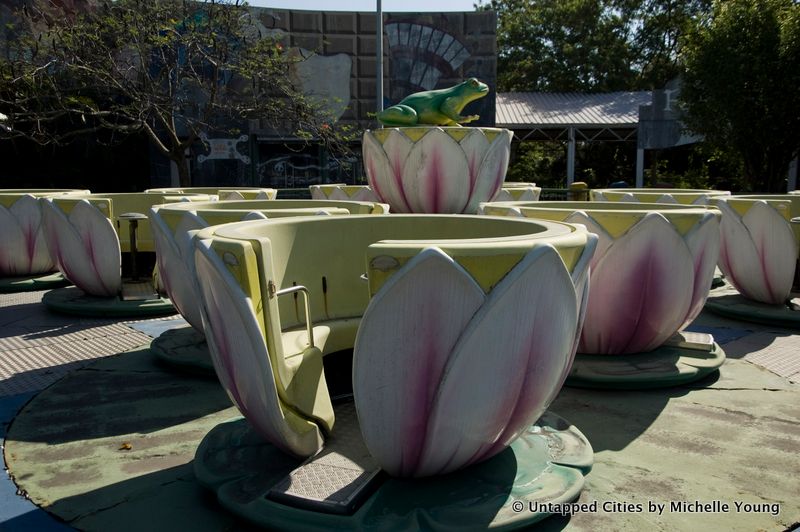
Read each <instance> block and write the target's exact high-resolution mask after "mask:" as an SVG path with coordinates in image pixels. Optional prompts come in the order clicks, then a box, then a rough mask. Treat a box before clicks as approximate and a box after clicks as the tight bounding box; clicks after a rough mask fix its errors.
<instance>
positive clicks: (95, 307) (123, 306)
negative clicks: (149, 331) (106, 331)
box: [42, 286, 176, 318]
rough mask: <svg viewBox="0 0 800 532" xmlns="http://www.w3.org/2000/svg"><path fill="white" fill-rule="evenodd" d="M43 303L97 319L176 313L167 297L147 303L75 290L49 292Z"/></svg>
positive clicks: (75, 288)
mask: <svg viewBox="0 0 800 532" xmlns="http://www.w3.org/2000/svg"><path fill="white" fill-rule="evenodd" d="M42 303H44V305H45V306H46V307H47V308H48V309H49V310H52V311H53V312H58V313H60V314H69V315H72V316H88V317H93V318H137V317H143V316H166V315H170V314H175V313H176V310H175V307H173V306H172V302H170V300H169V299H167V298H164V297H162V298H158V299H151V300H145V301H124V300H122V299H120V298H119V296H115V297H97V296H90V295H87V294H85V293H84V292H83V291H82V290H81V289H80V288H77V287H75V286H68V287H65V288H57V289H55V290H51V291H49V292H47V293H46V294H45V295H44V297H43V298H42Z"/></svg>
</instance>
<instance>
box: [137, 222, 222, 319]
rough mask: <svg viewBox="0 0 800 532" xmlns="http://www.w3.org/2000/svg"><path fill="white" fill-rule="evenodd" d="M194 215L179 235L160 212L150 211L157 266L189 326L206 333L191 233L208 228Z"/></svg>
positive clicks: (178, 227)
mask: <svg viewBox="0 0 800 532" xmlns="http://www.w3.org/2000/svg"><path fill="white" fill-rule="evenodd" d="M207 226H208V224H207V223H205V222H203V221H202V220H199V219H198V218H197V216H195V215H194V213H185V214H184V216H183V217H182V218H181V220H180V222H179V223H178V226H177V227H176V229H175V232H174V233H173V231H172V230H171V229H170V228H169V226H168V225H167V224H166V223H164V220H163V219H162V218H161V216H159V215H158V212H157V211H151V212H150V227H151V230H152V232H153V237H154V240H155V244H156V259H157V260H156V265H157V267H158V274H159V277H160V279H161V282H162V285H163V286H164V289H165V291H166V292H167V295H168V296H169V298H170V301H172V304H173V305H175V308H176V309H177V310H178V312H179V313H180V314H181V316H183V317H184V318H185V319H186V321H187V322H189V325H191V326H192V327H194V328H195V329H197V330H198V331H200V332H202V331H203V321H202V317H201V313H200V295H199V292H198V290H199V289H198V287H197V280H196V278H195V274H194V264H193V260H194V247H193V246H192V240H191V237H189V231H191V230H196V229H201V228H203V227H207Z"/></svg>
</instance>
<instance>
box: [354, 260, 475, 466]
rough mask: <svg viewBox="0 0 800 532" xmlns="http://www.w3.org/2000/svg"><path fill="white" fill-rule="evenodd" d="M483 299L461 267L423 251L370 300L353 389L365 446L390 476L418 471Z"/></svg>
mask: <svg viewBox="0 0 800 532" xmlns="http://www.w3.org/2000/svg"><path fill="white" fill-rule="evenodd" d="M484 299H485V296H484V293H483V291H482V290H481V288H480V287H479V286H478V284H477V283H476V282H475V280H474V279H472V277H471V276H470V275H469V274H468V273H467V272H465V271H464V270H463V268H461V267H460V266H459V265H458V264H456V263H455V262H454V261H453V260H452V259H451V258H450V257H448V256H447V255H445V254H444V253H442V252H441V251H440V250H438V249H436V248H428V249H425V250H423V251H422V252H421V253H420V254H418V255H417V256H416V257H414V258H413V259H411V260H410V261H408V263H407V264H405V265H404V266H403V267H402V268H401V269H400V270H399V271H398V272H397V273H395V274H394V275H393V276H392V277H391V278H389V280H388V281H387V282H386V284H384V286H383V287H381V289H380V290H379V291H378V293H377V294H375V296H374V297H373V298H372V300H371V301H370V304H369V306H368V308H367V310H366V312H365V313H364V317H363V318H362V320H361V325H360V327H359V329H358V335H357V337H356V343H355V348H354V355H353V391H354V395H355V404H356V409H357V410H358V417H359V421H360V423H361V433H362V435H363V436H364V441H365V443H366V445H367V448H368V449H369V451H370V454H372V456H373V457H374V458H375V459H376V460H377V461H378V463H379V464H380V465H381V467H382V468H383V469H384V470H386V471H387V472H389V473H390V474H392V475H399V476H409V475H413V474H414V473H415V472H416V471H417V468H418V466H419V460H420V457H421V453H422V450H423V446H424V445H425V441H426V439H427V425H428V423H427V421H428V416H429V415H430V412H431V408H432V404H433V400H434V396H435V395H436V393H437V390H438V388H439V386H440V383H441V380H442V372H443V371H444V367H445V364H446V363H447V359H448V358H449V357H450V355H451V353H452V350H453V346H454V345H455V344H456V341H457V340H458V338H459V336H460V335H461V333H462V331H463V330H464V327H465V326H466V325H467V323H469V321H470V319H471V318H472V316H473V314H474V313H475V312H476V311H477V309H478V308H479V307H480V306H481V304H482V303H483V301H484ZM474 391H476V390H470V392H474Z"/></svg>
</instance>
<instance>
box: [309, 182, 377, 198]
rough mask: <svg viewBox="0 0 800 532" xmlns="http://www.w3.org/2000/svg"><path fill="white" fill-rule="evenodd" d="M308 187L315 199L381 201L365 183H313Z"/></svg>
mask: <svg viewBox="0 0 800 532" xmlns="http://www.w3.org/2000/svg"><path fill="white" fill-rule="evenodd" d="M308 189H309V191H310V192H311V199H313V200H344V201H373V202H380V201H381V199H380V198H379V197H378V196H377V195H376V194H375V193H374V192H373V191H372V189H371V188H370V187H368V186H364V185H345V184H344V183H334V184H331V185H311V186H310V187H308Z"/></svg>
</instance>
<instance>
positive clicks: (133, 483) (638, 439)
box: [0, 296, 800, 531]
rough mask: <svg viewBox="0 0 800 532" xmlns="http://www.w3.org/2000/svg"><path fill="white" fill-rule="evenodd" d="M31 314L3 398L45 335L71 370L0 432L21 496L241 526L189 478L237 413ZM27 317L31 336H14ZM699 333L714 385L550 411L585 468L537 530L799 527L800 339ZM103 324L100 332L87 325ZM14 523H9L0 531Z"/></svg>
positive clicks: (181, 380)
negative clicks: (716, 357)
mask: <svg viewBox="0 0 800 532" xmlns="http://www.w3.org/2000/svg"><path fill="white" fill-rule="evenodd" d="M3 297H6V296H0V305H2V304H3V303H5V302H6V301H7V300H4V299H2V298H3ZM35 306H37V303H36V300H35V298H33V299H31V301H26V302H24V303H15V304H14V307H15V308H14V309H13V313H14V315H15V318H16V319H12V318H11V317H10V314H9V313H7V312H6V308H3V307H1V306H0V327H2V329H0V330H2V331H3V334H0V356H1V357H4V358H5V357H7V356H8V355H9V353H11V354H14V356H16V357H17V358H16V359H15V360H20V361H22V362H19V363H18V365H19V367H20V368H21V369H20V370H19V373H14V372H13V371H11V370H8V371H10V373H9V374H3V375H2V376H3V377H5V380H4V381H0V390H2V391H4V392H5V393H6V395H10V394H11V393H16V391H15V390H14V389H11V388H6V389H3V388H2V386H3V385H6V383H7V381H9V380H11V381H14V380H15V379H16V382H22V381H20V380H19V379H20V378H21V377H20V376H19V375H25V373H26V372H28V371H40V372H42V371H47V368H48V366H47V364H49V363H52V362H53V359H49V360H50V362H48V359H46V358H43V355H40V354H38V353H37V354H36V355H35V356H33V357H27V358H26V355H27V354H26V353H23V352H22V351H30V350H31V349H33V348H34V347H35V346H29V345H28V344H27V343H26V344H20V342H22V341H24V342H29V343H30V342H34V341H40V340H42V339H45V338H46V341H47V344H46V345H42V346H41V347H49V348H52V349H58V352H59V353H60V352H62V351H61V349H62V348H64V345H66V344H69V348H68V349H66V348H64V349H65V351H64V352H73V353H74V354H75V355H74V356H75V357H76V365H74V366H68V367H67V368H65V369H68V370H71V371H69V372H67V371H61V370H60V369H59V368H60V367H61V366H59V365H56V366H54V369H52V370H51V373H49V374H46V375H44V374H42V375H40V377H41V378H42V379H44V380H45V384H43V385H46V384H47V383H49V382H52V381H55V380H56V379H58V378H59V377H61V376H62V375H64V374H66V375H65V376H63V378H61V379H60V380H58V381H57V382H55V384H53V385H52V386H50V387H49V388H47V389H45V390H44V391H43V392H41V393H39V394H38V395H36V396H35V397H34V398H33V399H32V400H31V401H30V402H29V403H28V404H27V405H26V406H24V407H23V409H22V410H21V412H20V413H19V415H18V416H17V417H16V418H15V420H14V421H13V423H12V424H11V425H10V427H9V428H8V435H7V439H6V442H5V443H6V444H5V458H6V461H7V463H8V466H9V470H10V474H11V475H12V476H13V478H14V480H15V481H16V482H17V484H18V485H19V487H20V489H21V490H23V491H24V492H25V493H26V494H27V496H28V497H30V499H31V500H32V501H33V502H34V503H36V504H37V505H40V506H41V507H43V508H44V509H45V510H46V511H47V512H50V513H52V514H54V515H55V516H57V517H58V518H59V519H62V520H64V521H66V522H67V523H68V524H69V525H70V526H72V527H75V528H78V529H82V530H142V529H147V530H178V529H180V530H197V531H202V530H232V529H236V530H247V529H248V527H247V525H246V524H244V523H241V522H238V521H236V520H235V519H234V518H233V517H231V516H230V514H228V513H227V512H226V511H225V510H224V509H223V508H220V507H219V505H218V504H217V503H216V501H215V500H214V497H213V495H212V494H211V493H210V492H207V491H205V490H204V489H203V488H201V487H200V486H198V485H197V484H196V482H195V480H194V476H193V473H192V467H191V461H192V459H193V457H194V451H195V449H196V447H197V444H198V443H199V441H200V440H201V439H202V437H203V436H204V435H205V434H206V433H207V432H208V431H209V430H210V429H211V428H212V427H214V426H215V425H216V424H218V423H220V422H221V421H224V420H227V419H230V418H231V417H234V416H235V415H236V414H237V413H236V411H235V410H234V409H233V408H232V407H231V406H230V401H229V400H228V398H227V397H226V395H225V393H224V392H223V390H222V389H221V388H220V386H219V385H218V384H217V383H216V382H215V381H214V380H211V379H206V378H202V377H193V376H187V375H182V374H180V373H175V372H171V371H169V370H168V369H166V368H165V367H164V366H163V365H160V364H159V363H158V361H157V360H156V358H155V357H154V356H153V355H152V354H151V353H150V352H149V350H148V349H147V348H146V346H142V347H139V348H135V349H133V350H129V351H127V352H125V353H122V354H119V355H116V356H110V357H104V358H102V359H101V360H99V361H97V362H95V363H93V364H91V365H85V364H86V362H85V360H86V359H87V358H89V357H93V356H97V353H98V352H99V353H101V354H108V353H107V351H102V350H100V351H98V347H100V346H102V345H106V344H105V343H104V342H103V340H102V339H103V338H108V344H109V345H119V346H120V347H119V348H118V350H119V351H122V350H126V349H130V347H129V346H126V347H121V346H122V344H117V343H115V342H118V341H121V340H120V338H124V337H125V336H130V335H136V336H135V339H136V341H138V340H140V339H144V340H145V341H146V340H147V339H148V337H146V336H145V335H143V334H141V333H139V332H137V331H134V330H133V329H131V328H128V327H125V326H121V325H115V323H117V322H114V323H111V322H107V321H106V322H101V321H98V320H94V322H92V323H80V324H69V323H64V322H63V321H62V323H61V324H59V323H57V321H56V318H54V317H53V316H52V315H47V314H44V315H41V314H38V313H37V312H34V310H32V309H31V308H30V307H35ZM31 317H33V318H31ZM28 319H35V321H37V323H39V324H40V325H41V326H42V328H43V329H40V332H38V333H35V332H33V333H32V332H27V333H26V332H25V331H26V330H28V328H29V327H32V325H31V324H30V323H28V322H27V320H28ZM58 319H62V318H58ZM699 324H700V325H702V326H706V327H710V328H712V329H714V330H715V331H716V332H718V335H717V336H718V338H719V339H720V343H723V347H724V348H725V351H726V353H727V354H728V356H729V360H728V361H726V363H725V364H724V365H723V367H722V369H721V371H720V374H719V376H716V375H712V376H711V377H709V378H707V379H705V380H702V381H699V382H696V383H693V384H691V385H688V386H681V387H676V388H670V389H664V390H647V391H607V390H606V391H604V390H586V389H578V388H565V389H564V390H563V391H562V392H561V394H560V395H559V397H558V398H557V399H556V401H555V403H554V404H553V406H552V410H553V411H555V412H557V413H558V414H559V415H561V416H563V417H565V418H566V419H568V420H570V421H571V422H572V423H574V424H575V425H576V426H577V427H578V428H579V429H580V430H581V431H582V432H583V433H584V434H585V435H586V436H587V437H588V438H589V440H590V441H591V443H592V445H593V447H594V450H595V465H594V469H593V470H592V472H591V473H590V474H589V475H588V476H587V479H586V480H587V483H586V487H585V489H584V491H583V493H582V495H581V497H580V499H579V500H578V501H577V503H578V504H579V505H580V504H583V505H584V506H583V508H581V507H580V506H578V507H575V508H576V509H577V510H579V511H577V512H576V513H575V514H574V515H572V516H565V517H559V516H556V517H553V518H550V519H548V520H547V521H546V522H544V523H543V525H545V528H546V529H561V528H566V529H568V530H606V529H608V530H694V529H707V530H748V531H749V530H758V529H763V530H786V529H787V528H790V527H791V525H792V524H794V523H798V522H800V498H799V497H798V493H800V452H798V451H800V444H798V443H797V442H798V438H800V385H799V384H796V383H794V382H792V381H791V380H790V379H789V377H791V378H792V379H794V380H797V371H798V367H797V365H798V364H800V361H798V358H800V336H798V335H797V334H794V333H793V332H791V331H787V330H783V329H774V330H770V328H768V327H764V326H758V325H746V324H743V323H738V322H731V321H728V320H720V319H718V318H713V317H708V316H703V317H701V319H700V320H699ZM44 327H47V328H48V329H44ZM101 327H110V328H107V329H104V330H103V334H101V335H100V336H99V337H98V336H92V335H93V334H94V333H92V332H87V331H92V330H94V331H95V332H97V331H98V330H100V329H99V328H101ZM41 330H47V331H50V333H49V336H44V335H43V334H42V333H41ZM9 331H10V332H13V333H14V334H10V333H9ZM59 331H61V333H62V334H63V336H64V338H60V337H59ZM31 335H33V336H31ZM34 336H35V337H34ZM4 340H5V341H6V342H5V343H3V341H4ZM91 340H96V341H95V342H94V343H92V342H91ZM126 341H134V337H131V338H128V339H127V340H126ZM792 351H793V352H794V353H796V354H798V355H796V358H795V359H794V360H792V358H791V353H792ZM30 353H34V352H33V351H30ZM81 353H83V354H81ZM80 357H82V358H81V359H80V360H79V361H78V360H77V359H78V358H80ZM5 359H6V360H8V358H5ZM24 364H28V366H25V365H24ZM67 364H68V362H67V363H64V364H63V365H67ZM757 364H761V365H757ZM762 366H766V367H769V368H771V371H770V370H767V369H764V367H762ZM9 367H10V366H9ZM26 367H28V368H33V369H26ZM26 382H28V381H26ZM595 501H596V503H595ZM737 503H738V504H739V506H738V507H737ZM662 505H663V506H662ZM775 505H777V507H776V506H775ZM582 509H584V510H587V511H580V510H582ZM774 509H779V512H772V510H774ZM659 511H660V513H659ZM772 513H777V515H772ZM6 519H8V518H6ZM22 525H23V521H22V520H21V519H18V518H13V519H10V520H6V522H5V523H2V524H0V529H2V530H22V529H23V528H22ZM15 526H17V528H15Z"/></svg>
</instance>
